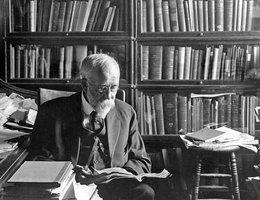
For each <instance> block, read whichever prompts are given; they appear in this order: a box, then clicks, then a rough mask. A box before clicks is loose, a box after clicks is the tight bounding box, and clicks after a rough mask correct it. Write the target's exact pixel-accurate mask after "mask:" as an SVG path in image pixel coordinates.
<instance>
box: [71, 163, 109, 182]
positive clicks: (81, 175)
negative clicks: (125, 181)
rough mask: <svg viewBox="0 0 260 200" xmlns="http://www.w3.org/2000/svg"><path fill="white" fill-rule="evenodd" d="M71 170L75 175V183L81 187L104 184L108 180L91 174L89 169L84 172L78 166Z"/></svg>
mask: <svg viewBox="0 0 260 200" xmlns="http://www.w3.org/2000/svg"><path fill="white" fill-rule="evenodd" d="M73 170H74V172H75V173H76V176H75V179H76V182H79V183H80V184H83V185H89V184H92V183H96V184H100V183H105V182H107V181H108V179H109V177H106V176H104V174H93V173H92V172H91V171H90V170H89V169H87V170H86V169H84V167H82V166H79V165H76V166H75V167H74V169H73Z"/></svg>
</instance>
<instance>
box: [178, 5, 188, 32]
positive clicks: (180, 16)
mask: <svg viewBox="0 0 260 200" xmlns="http://www.w3.org/2000/svg"><path fill="white" fill-rule="evenodd" d="M177 10H178V22H179V30H180V31H181V32H186V21H185V11H184V0H177Z"/></svg>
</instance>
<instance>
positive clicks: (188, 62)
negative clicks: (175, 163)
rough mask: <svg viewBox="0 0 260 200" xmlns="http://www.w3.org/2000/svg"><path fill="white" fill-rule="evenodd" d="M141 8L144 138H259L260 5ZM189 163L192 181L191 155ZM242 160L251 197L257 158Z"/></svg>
mask: <svg viewBox="0 0 260 200" xmlns="http://www.w3.org/2000/svg"><path fill="white" fill-rule="evenodd" d="M136 2H137V24H136V26H137V30H136V51H135V53H136V58H137V59H136V65H135V70H136V72H137V76H136V77H135V78H136V79H135V82H136V96H135V97H136V98H135V99H136V104H135V105H136V110H137V113H138V118H139V126H140V129H141V132H142V133H143V135H144V137H152V138H153V137H155V136H161V137H168V136H169V135H179V134H181V133H186V132H191V131H197V130H199V129H201V128H203V127H205V126H211V127H213V128H214V127H218V126H221V125H227V126H228V127H230V128H233V129H236V130H239V131H242V132H244V133H247V134H250V135H254V136H255V137H256V138H258V139H259V130H258V129H259V128H258V127H256V122H255V117H254V108H255V106H256V105H259V103H260V101H259V96H260V93H259V92H260V90H259V84H260V77H259V76H258V75H257V73H259V66H260V65H259V63H258V59H259V58H260V57H259V53H258V49H259V48H260V32H259V31H260V27H259V24H260V23H259V13H260V12H259V9H260V1H259V0H254V1H251V0H245V1H244V0H137V1H136ZM231 5H232V6H231ZM213 9H214V10H215V11H213ZM242 16H243V17H242ZM255 72H257V73H255ZM164 155H165V156H167V155H166V154H164ZM183 156H184V157H185V159H186V160H185V161H187V160H188V162H186V163H185V161H184V163H183V166H182V167H183V168H184V171H185V169H186V173H187V174H189V173H188V171H189V170H191V168H190V166H191V165H192V164H191V162H192V160H193V157H192V156H193V155H192V152H185V151H184V152H183ZM240 156H241V155H239V158H240ZM242 157H243V156H241V159H240V161H241V162H239V166H242V165H243V167H240V168H239V172H238V173H239V174H240V185H241V188H240V191H241V195H242V196H245V197H246V195H247V192H246V191H245V189H244V188H245V187H244V180H245V179H244V177H245V176H246V175H245V174H248V173H249V172H250V169H249V168H250V167H249V164H248V163H250V162H251V163H253V159H254V158H253V157H254V155H251V156H248V158H250V159H251V160H250V161H249V160H247V161H245V160H243V159H244V158H243V159H242ZM187 174H186V175H187ZM190 175H191V176H192V174H190ZM187 180H189V177H188V179H187ZM187 183H188V187H189V181H187Z"/></svg>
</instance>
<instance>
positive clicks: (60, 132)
mask: <svg viewBox="0 0 260 200" xmlns="http://www.w3.org/2000/svg"><path fill="white" fill-rule="evenodd" d="M81 78H82V80H81V86H82V91H81V92H78V93H76V94H73V95H71V96H69V97H61V98H57V99H54V100H51V101H48V102H46V103H44V104H43V105H42V106H40V108H39V112H38V115H37V119H36V122H35V126H34V131H33V134H32V135H31V145H30V154H31V156H32V157H33V158H34V159H38V160H39V159H41V160H42V159H44V160H46V159H50V160H71V161H72V162H73V164H74V165H75V166H76V168H77V170H76V173H77V174H76V179H77V181H78V182H80V183H82V184H84V183H85V182H86V180H87V178H86V177H84V173H81V171H80V170H79V169H80V168H79V167H78V166H87V167H88V168H89V169H91V168H92V169H93V168H97V169H102V168H110V167H120V168H122V169H125V170H127V171H128V172H131V173H133V174H140V173H144V172H150V169H151V162H150V159H149V157H148V156H147V153H146V150H145V146H144V143H143V140H142V138H141V135H140V133H139V131H138V123H137V116H136V112H135V111H134V109H133V108H132V107H131V106H130V105H129V104H127V103H125V102H123V101H121V100H118V99H116V93H117V91H118V87H119V79H120V69H119V65H118V63H117V62H116V61H115V60H114V59H113V58H112V57H110V56H108V55H105V54H93V55H90V56H88V57H87V58H85V59H84V60H83V62H82V66H81ZM93 111H95V112H93ZM93 113H94V114H93ZM92 118H95V120H96V121H95V120H94V121H95V122H93V124H92V125H93V126H91V125H90V124H89V123H90V122H89V120H90V119H92ZM91 123H92V122H91ZM97 138H98V141H97V140H96V139H97ZM93 145H96V146H97V148H98V150H96V151H94V152H93V148H92V147H93ZM83 170H84V172H85V169H84V168H83ZM98 192H99V195H100V196H101V197H102V198H103V199H105V200H106V199H111V200H115V199H131V200H138V199H140V200H145V199H147V200H148V199H151V200H152V199H154V196H155V193H154V190H153V188H152V187H151V186H149V185H148V184H146V183H140V182H138V181H135V180H129V179H117V180H112V181H111V182H109V183H105V184H99V185H98Z"/></svg>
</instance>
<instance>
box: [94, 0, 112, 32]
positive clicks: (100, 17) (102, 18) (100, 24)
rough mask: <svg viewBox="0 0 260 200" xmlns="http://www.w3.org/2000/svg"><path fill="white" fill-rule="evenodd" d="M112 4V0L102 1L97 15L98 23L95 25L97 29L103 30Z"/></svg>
mask: <svg viewBox="0 0 260 200" xmlns="http://www.w3.org/2000/svg"><path fill="white" fill-rule="evenodd" d="M110 4H111V1H110V0H103V1H102V5H101V7H100V10H99V13H98V16H97V23H96V24H95V27H94V30H95V31H102V29H103V26H104V23H105V20H106V17H107V12H108V9H109V6H110Z"/></svg>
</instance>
